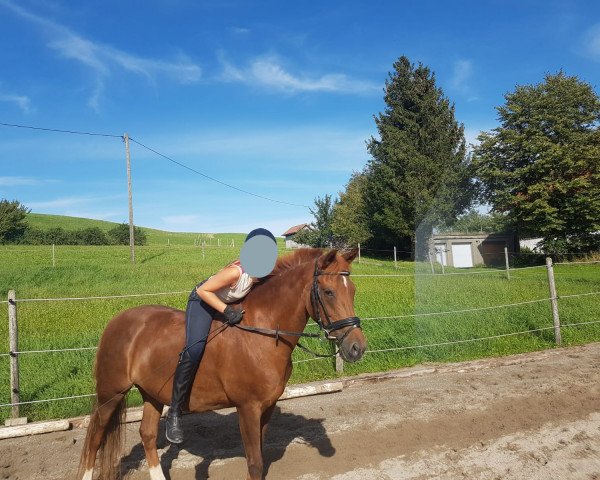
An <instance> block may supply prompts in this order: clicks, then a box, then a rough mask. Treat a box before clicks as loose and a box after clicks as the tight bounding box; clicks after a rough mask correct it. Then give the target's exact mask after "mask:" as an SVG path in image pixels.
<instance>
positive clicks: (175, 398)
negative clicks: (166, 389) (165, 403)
mask: <svg viewBox="0 0 600 480" xmlns="http://www.w3.org/2000/svg"><path fill="white" fill-rule="evenodd" d="M197 367H198V365H197V363H196V362H195V361H193V360H192V359H191V358H190V356H189V355H188V354H187V352H186V353H184V354H183V355H182V356H181V359H180V360H179V363H178V364H177V368H176V369H175V376H174V377H173V395H172V396H171V407H170V408H169V413H167V419H166V424H167V431H166V436H167V440H168V441H169V442H171V443H182V442H183V428H182V426H181V408H182V405H183V403H184V401H185V397H186V396H187V394H188V392H189V390H190V387H191V385H192V381H193V379H194V374H195V373H196V368H197Z"/></svg>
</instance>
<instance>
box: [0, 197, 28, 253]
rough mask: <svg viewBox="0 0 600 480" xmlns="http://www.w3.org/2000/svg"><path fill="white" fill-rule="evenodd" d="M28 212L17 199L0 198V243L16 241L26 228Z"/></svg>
mask: <svg viewBox="0 0 600 480" xmlns="http://www.w3.org/2000/svg"><path fill="white" fill-rule="evenodd" d="M29 212H30V210H29V209H27V208H26V207H25V206H24V205H21V203H20V202H18V201H17V200H12V201H9V200H6V199H2V200H0V243H16V242H19V241H20V240H21V238H22V237H23V234H24V233H25V230H26V229H27V220H26V217H27V214H28V213H29Z"/></svg>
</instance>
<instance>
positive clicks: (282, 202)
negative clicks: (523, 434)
mask: <svg viewBox="0 0 600 480" xmlns="http://www.w3.org/2000/svg"><path fill="white" fill-rule="evenodd" d="M129 140H131V141H132V142H133V143H136V144H138V145H139V146H140V147H143V148H145V149H146V150H148V151H150V152H152V153H155V154H156V155H158V156H159V157H162V158H164V159H165V160H168V161H169V162H172V163H174V164H175V165H179V166H180V167H183V168H185V169H186V170H189V171H190V172H194V173H196V174H198V175H200V176H202V177H204V178H208V179H209V180H212V181H213V182H217V183H220V184H221V185H224V186H225V187H228V188H231V189H233V190H237V191H238V192H242V193H245V194H247V195H252V196H253V197H257V198H262V199H263V200H268V201H269V202H274V203H281V204H283V205H291V206H293V207H303V208H310V207H309V206H308V205H302V204H299V203H291V202H284V201H283V200H276V199H274V198H270V197H265V196H264V195H259V194H257V193H253V192H249V191H248V190H244V189H242V188H239V187H235V186H233V185H231V184H229V183H225V182H223V181H221V180H218V179H216V178H214V177H211V176H210V175H207V174H206V173H202V172H200V171H198V170H196V169H194V168H192V167H189V166H188V165H185V164H184V163H181V162H178V161H177V160H173V159H172V158H171V157H169V156H167V155H165V154H163V153H160V152H157V151H156V150H154V149H153V148H150V147H148V146H147V145H144V144H143V143H141V142H138V141H137V140H135V139H133V138H131V137H129Z"/></svg>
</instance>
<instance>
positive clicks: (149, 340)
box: [77, 248, 367, 480]
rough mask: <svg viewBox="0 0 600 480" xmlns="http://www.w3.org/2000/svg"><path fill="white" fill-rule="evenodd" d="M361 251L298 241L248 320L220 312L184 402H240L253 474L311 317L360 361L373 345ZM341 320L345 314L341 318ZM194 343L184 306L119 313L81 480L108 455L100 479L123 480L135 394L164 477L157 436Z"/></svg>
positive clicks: (251, 298)
mask: <svg viewBox="0 0 600 480" xmlns="http://www.w3.org/2000/svg"><path fill="white" fill-rule="evenodd" d="M357 253H358V251H357V250H356V249H354V250H350V251H345V252H338V251H337V250H330V251H324V250H322V249H308V248H306V249H298V250H296V251H294V252H293V253H291V254H288V255H285V256H282V257H279V258H278V259H277V262H276V264H275V267H274V269H273V271H272V272H271V274H270V275H269V276H268V277H267V278H266V279H264V280H262V281H261V282H259V283H258V284H256V285H255V286H254V287H253V288H252V290H251V291H250V292H249V293H248V295H247V296H246V297H245V298H244V299H243V300H242V301H241V302H240V304H241V306H242V308H243V309H244V311H245V314H244V317H243V320H242V322H241V323H240V324H238V325H231V326H230V325H228V324H227V323H224V322H223V319H222V318H219V317H217V318H215V319H214V320H213V322H212V325H211V330H210V333H209V336H208V337H207V339H206V342H207V344H206V349H205V352H204V357H203V359H202V361H201V362H200V367H199V369H198V372H197V374H196V377H195V379H194V381H193V384H192V387H191V388H190V393H189V395H188V400H187V401H186V404H185V405H184V409H185V410H187V411H189V412H204V411H209V410H216V409H220V408H226V407H236V409H237V412H238V418H239V426H240V432H241V436H242V442H243V445H244V451H245V455H246V462H247V468H248V471H247V476H246V479H247V480H258V479H262V478H264V476H263V475H264V473H263V457H262V446H263V441H264V437H265V433H266V429H267V424H268V422H269V419H270V417H271V414H272V413H273V410H274V409H275V405H276V402H277V400H278V398H279V397H280V396H281V395H282V393H283V391H284V389H285V386H286V384H287V382H288V380H289V378H290V375H291V373H292V361H291V356H292V351H293V350H294V348H295V347H296V345H297V343H298V341H299V338H300V337H301V336H311V335H315V334H309V333H302V332H303V330H304V328H305V326H306V323H307V322H308V318H309V316H310V317H312V318H313V319H314V320H315V321H316V322H317V323H318V324H319V326H320V327H321V330H323V332H324V335H325V336H326V337H327V338H328V339H329V340H331V341H335V342H336V343H337V346H338V350H339V353H340V355H341V356H342V358H343V359H344V360H346V361H348V362H356V361H358V360H360V358H361V357H362V356H363V354H364V352H365V350H366V348H367V343H366V339H365V336H364V334H363V332H362V329H361V328H360V320H359V319H358V318H357V317H356V316H355V314H354V294H355V287H354V284H353V283H352V282H351V281H350V280H349V278H348V276H349V275H350V264H351V262H352V261H353V260H354V258H355V257H356V255H357ZM334 319H337V320H334ZM184 344H185V319H184V312H183V311H181V310H177V309H174V308H170V307H166V306H161V305H143V306H139V307H134V308H131V309H128V310H125V311H123V312H121V313H119V314H118V315H116V316H115V317H114V318H113V319H112V320H111V321H110V322H109V323H108V325H107V326H106V329H105V330H104V333H103V334H102V337H101V339H100V342H99V344H98V349H97V352H96V359H95V365H94V375H95V380H96V400H95V405H94V408H93V413H92V414H91V416H90V422H89V425H88V429H87V433H86V438H85V442H84V446H83V451H82V453H81V460H80V464H79V470H78V473H77V478H78V479H81V480H91V479H92V474H93V471H94V466H95V463H96V456H97V454H98V453H99V455H98V456H99V459H98V460H99V461H98V463H99V470H100V478H102V479H114V478H117V479H118V478H120V467H119V465H118V461H119V459H120V455H121V424H122V422H123V417H124V414H125V407H126V401H125V400H126V394H127V392H128V391H129V390H130V389H131V388H132V387H134V386H135V387H137V388H138V390H139V392H140V393H141V396H142V399H143V414H142V421H141V425H140V436H141V440H142V444H143V447H144V451H145V455H146V460H147V464H148V468H149V473H150V478H151V480H164V479H165V476H164V473H163V471H162V468H161V466H160V462H159V458H158V452H157V450H156V439H157V435H158V426H159V420H160V417H161V413H162V410H163V407H164V406H165V405H168V404H169V403H170V400H171V390H172V384H173V375H174V372H175V367H176V365H177V361H178V358H179V354H180V352H181V351H182V349H183V347H184Z"/></svg>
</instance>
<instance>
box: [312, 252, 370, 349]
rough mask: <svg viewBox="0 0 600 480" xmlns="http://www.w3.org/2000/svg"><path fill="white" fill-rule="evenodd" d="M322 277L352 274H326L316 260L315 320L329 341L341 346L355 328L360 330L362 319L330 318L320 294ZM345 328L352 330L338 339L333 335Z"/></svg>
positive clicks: (313, 295)
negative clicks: (322, 315)
mask: <svg viewBox="0 0 600 480" xmlns="http://www.w3.org/2000/svg"><path fill="white" fill-rule="evenodd" d="M321 275H344V276H345V277H349V276H350V272H348V271H341V272H324V271H322V270H319V263H318V259H317V260H315V271H314V274H313V283H312V288H311V291H310V296H311V303H312V307H313V319H314V320H315V322H317V324H318V325H319V327H320V328H321V330H324V331H325V332H326V333H327V338H328V339H329V340H335V341H336V342H337V344H338V345H340V344H341V343H342V342H343V341H344V339H345V338H346V336H347V335H348V334H349V333H350V332H351V331H352V330H354V329H355V328H360V318H358V317H347V318H343V319H341V320H336V321H332V320H331V318H330V317H329V314H328V313H327V309H326V308H325V304H324V303H323V298H322V297H321V294H320V293H319V277H320V276H321ZM319 306H321V308H322V309H323V313H324V314H325V319H326V320H327V324H325V323H323V320H322V319H321V312H320V310H319ZM344 327H351V328H349V329H348V330H347V331H346V332H345V333H344V335H342V337H341V338H338V337H336V336H334V335H332V334H331V333H332V332H335V331H336V330H340V329H342V328H344Z"/></svg>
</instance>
